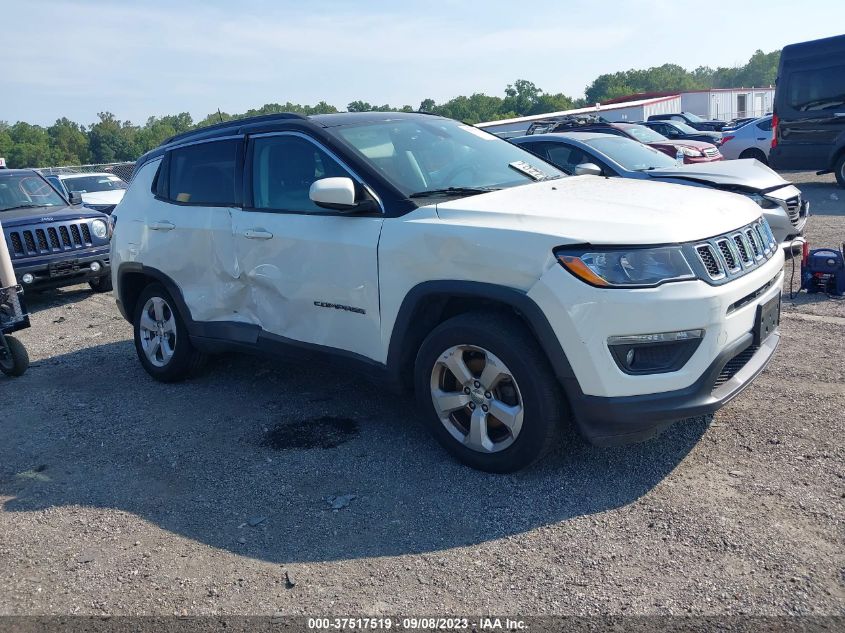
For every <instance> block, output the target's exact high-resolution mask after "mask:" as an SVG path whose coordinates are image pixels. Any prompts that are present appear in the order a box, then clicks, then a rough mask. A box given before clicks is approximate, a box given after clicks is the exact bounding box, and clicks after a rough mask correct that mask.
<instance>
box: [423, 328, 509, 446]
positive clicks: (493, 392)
mask: <svg viewBox="0 0 845 633" xmlns="http://www.w3.org/2000/svg"><path fill="white" fill-rule="evenodd" d="M431 400H432V402H433V403H434V408H435V411H437V415H438V417H439V418H440V421H441V422H442V423H443V425H444V426H445V427H446V430H447V431H448V432H449V434H450V435H451V436H452V437H454V438H455V439H456V440H457V441H459V442H461V443H462V444H463V445H464V446H466V447H467V448H470V449H472V450H474V451H478V452H480V453H496V452H498V451H502V450H504V449H506V448H508V447H509V446H510V445H511V444H513V443H514V441H515V440H516V439H517V437H518V436H519V432H520V430H521V429H522V418H523V413H524V411H523V406H522V396H521V395H520V392H519V386H518V385H517V383H516V380H515V379H514V377H513V374H512V372H511V371H510V369H508V367H507V365H505V363H503V362H502V361H501V360H500V359H499V358H497V357H496V356H495V355H494V354H492V353H491V352H489V351H488V350H486V349H484V348H481V347H476V346H473V345H454V346H452V347H450V348H449V349H447V350H446V351H445V352H444V353H443V354H442V355H441V356H440V358H439V359H438V361H437V363H436V364H435V365H434V368H433V369H432V372H431Z"/></svg>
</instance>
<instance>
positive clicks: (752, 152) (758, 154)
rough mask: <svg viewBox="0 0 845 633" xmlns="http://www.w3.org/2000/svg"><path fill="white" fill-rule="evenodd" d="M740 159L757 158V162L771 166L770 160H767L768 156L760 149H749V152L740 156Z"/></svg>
mask: <svg viewBox="0 0 845 633" xmlns="http://www.w3.org/2000/svg"><path fill="white" fill-rule="evenodd" d="M739 157H740V158H756V159H757V160H759V161H760V162H761V163H763V164H764V165H768V164H769V159H768V158H766V154H764V153H763V151H762V150H759V149H756V148H754V149H747V150H745V151H743V152H742V153H741V154H740V155H739Z"/></svg>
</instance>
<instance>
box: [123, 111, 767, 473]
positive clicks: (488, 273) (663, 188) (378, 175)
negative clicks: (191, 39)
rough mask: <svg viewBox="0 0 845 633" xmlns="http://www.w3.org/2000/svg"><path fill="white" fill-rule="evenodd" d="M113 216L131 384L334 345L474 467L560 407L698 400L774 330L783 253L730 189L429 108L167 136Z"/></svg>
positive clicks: (642, 419) (532, 436)
mask: <svg viewBox="0 0 845 633" xmlns="http://www.w3.org/2000/svg"><path fill="white" fill-rule="evenodd" d="M115 218H116V219H115V224H116V226H115V233H114V237H113V238H112V242H111V243H112V253H111V257H112V260H111V261H112V270H113V276H114V277H113V281H114V286H115V289H116V296H117V301H118V305H119V306H120V309H121V312H122V313H123V315H124V316H125V317H126V318H127V319H128V320H129V321H130V322H131V323H132V324H133V325H134V330H135V345H136V348H137V352H138V357H139V358H140V360H141V363H142V364H143V366H144V368H145V369H146V370H147V371H148V372H149V373H150V375H152V376H153V377H154V378H156V379H158V380H162V381H174V380H179V379H182V378H184V377H185V376H187V375H189V374H190V372H191V371H192V370H193V369H195V368H196V367H197V366H198V365H199V363H200V361H201V360H202V358H203V355H204V354H206V353H210V352H211V353H213V352H216V351H222V350H229V349H237V350H245V351H254V352H261V353H272V354H276V353H277V354H280V355H283V356H286V357H292V356H295V355H298V354H301V353H306V354H308V355H314V354H317V355H323V356H325V357H328V358H331V359H332V360H333V361H335V362H348V363H353V364H354V365H356V367H358V368H360V369H362V370H363V371H365V372H368V373H370V374H372V375H373V376H374V377H375V378H376V379H377V380H381V381H384V382H386V383H389V384H390V385H391V386H392V387H394V388H395V389H400V390H401V389H405V390H412V389H413V390H414V391H415V392H416V394H417V397H418V399H419V403H420V406H421V407H422V408H423V409H424V413H425V417H426V419H427V421H428V425H429V426H430V429H431V431H432V433H433V434H434V436H435V437H436V438H437V439H438V440H439V441H440V442H441V443H442V444H443V446H444V447H445V448H446V449H447V450H448V451H449V452H451V453H452V454H453V455H455V456H456V457H457V458H458V459H460V460H462V461H463V462H465V463H467V464H469V465H471V466H474V467H476V468H480V469H484V470H489V471H497V472H507V471H513V470H516V469H518V468H521V467H524V466H526V465H527V464H529V463H531V462H533V461H534V460H536V459H537V458H538V457H540V456H541V455H542V454H543V453H544V451H545V450H546V449H547V448H548V447H549V446H551V445H552V444H553V442H554V439H555V436H556V434H557V433H558V431H559V429H560V428H561V424H560V422H561V420H563V419H564V418H566V417H571V418H573V419H574V421H575V423H576V425H577V427H578V428H579V429H580V431H581V432H582V433H583V434H584V435H585V436H586V437H587V438H588V439H589V440H591V441H593V442H594V443H598V444H612V443H620V442H630V441H636V440H642V439H646V438H648V437H651V436H653V435H655V434H656V433H658V432H660V431H661V430H662V429H664V428H665V427H666V426H668V425H669V424H670V423H671V422H672V421H674V420H680V419H683V418H686V417H689V416H694V415H700V414H703V413H708V412H712V411H715V410H716V409H718V408H719V407H720V406H721V405H722V404H724V403H725V402H727V401H728V400H729V399H730V398H732V397H733V396H735V395H736V394H737V393H739V392H740V391H741V390H742V389H743V388H744V387H745V386H747V385H748V384H749V382H750V381H751V380H752V379H753V378H754V377H755V376H756V375H757V374H758V373H759V372H760V371H762V369H763V368H764V367H765V365H766V364H767V362H768V361H769V359H770V358H771V356H772V354H773V352H774V350H775V348H776V347H777V344H778V340H779V334H778V331H777V326H778V321H779V314H780V289H781V281H782V275H783V273H782V268H783V254H782V253H781V251H780V249H779V248H777V244H776V243H775V240H774V237H773V236H772V232H771V230H770V229H769V227H768V225H767V224H766V222H765V220H763V219H762V218H761V217H760V209H759V207H758V206H757V205H755V204H754V203H753V202H751V201H750V200H747V199H745V198H743V197H740V196H736V195H733V194H728V193H722V192H718V191H710V190H705V189H694V188H691V187H682V186H676V185H666V184H655V183H648V182H640V181H630V180H621V179H605V178H600V177H595V176H574V177H566V176H564V174H563V173H561V172H560V171H558V170H557V169H555V168H554V167H553V166H551V165H549V164H547V163H544V162H542V161H541V160H540V159H538V158H536V157H535V156H533V155H531V154H529V153H527V152H525V151H524V150H522V149H520V148H518V147H515V146H513V145H511V144H509V143H507V142H506V141H503V140H501V139H499V138H497V137H495V136H492V135H490V134H487V133H485V132H483V131H480V130H478V129H476V128H473V127H470V126H467V125H463V124H461V123H458V122H456V121H452V120H449V119H444V118H440V117H436V116H431V115H424V114H398V113H359V114H334V115H319V116H312V117H307V118H303V117H299V116H296V115H271V116H265V117H258V118H253V119H244V120H240V121H232V122H228V123H223V124H220V125H216V126H212V127H209V128H204V129H200V130H196V131H193V132H189V133H186V134H182V135H180V136H177V137H174V138H171V139H169V140H168V141H166V142H165V143H164V144H163V145H162V146H161V147H159V148H157V149H155V150H153V151H151V152H149V153H148V154H146V155H145V156H143V157H142V158H141V160H140V161H139V162H138V165H137V167H136V171H135V175H134V178H133V180H132V183H131V186H130V188H129V190H128V191H127V193H126V195H125V197H124V199H123V201H122V202H121V203H120V204H119V206H118V207H117V209H116V210H115Z"/></svg>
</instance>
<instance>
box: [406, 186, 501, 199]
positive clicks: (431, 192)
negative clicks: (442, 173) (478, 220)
mask: <svg viewBox="0 0 845 633" xmlns="http://www.w3.org/2000/svg"><path fill="white" fill-rule="evenodd" d="M499 189H501V187H446V188H445V189H428V190H426V191H417V192H416V193H412V194H411V195H410V196H408V197H409V198H433V197H436V196H452V195H454V196H474V195H477V194H479V193H489V192H491V191H499Z"/></svg>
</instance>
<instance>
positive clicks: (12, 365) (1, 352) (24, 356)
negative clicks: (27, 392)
mask: <svg viewBox="0 0 845 633" xmlns="http://www.w3.org/2000/svg"><path fill="white" fill-rule="evenodd" d="M4 339H5V341H6V345H5V346H3V342H2V341H0V371H2V372H3V373H4V374H6V375H7V376H12V377H15V378H16V377H18V376H23V375H24V373H25V372H26V370H27V369H29V354H28V353H27V351H26V347H24V344H23V343H21V342H20V341H19V340H18V339H16V338H14V337H13V336H5V337H4Z"/></svg>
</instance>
